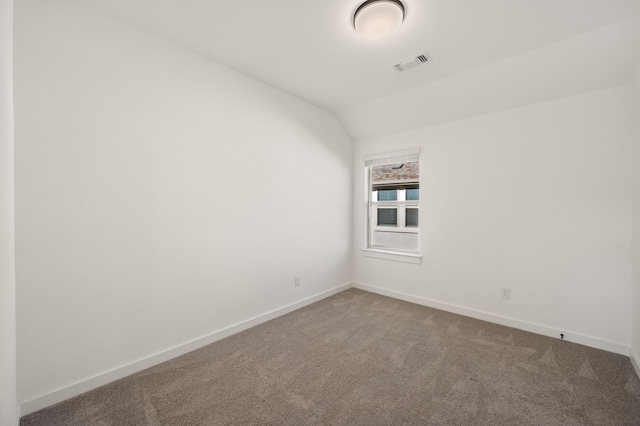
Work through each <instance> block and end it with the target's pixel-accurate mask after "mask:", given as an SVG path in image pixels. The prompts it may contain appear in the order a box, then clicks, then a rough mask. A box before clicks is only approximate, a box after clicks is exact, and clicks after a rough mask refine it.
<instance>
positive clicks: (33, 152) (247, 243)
mask: <svg viewBox="0 0 640 426" xmlns="http://www.w3.org/2000/svg"><path fill="white" fill-rule="evenodd" d="M15 27H16V28H15V43H16V45H15V66H16V78H15V96H16V110H15V114H16V217H17V221H16V256H17V261H16V262H17V263H16V268H17V274H18V303H17V309H18V359H19V362H18V396H19V400H20V401H21V402H23V403H24V405H23V407H26V408H25V410H24V411H25V413H26V412H29V411H33V410H34V409H37V408H40V407H41V406H44V405H47V404H49V403H51V402H55V401H56V400H59V399H61V398H63V397H67V396H70V394H72V393H77V392H79V391H82V390H85V389H84V388H83V386H76V385H74V384H75V383H76V382H80V383H83V382H88V383H91V384H100V383H99V382H100V381H92V379H91V378H92V377H94V376H96V375H98V376H100V375H101V374H103V373H107V375H106V376H105V379H106V378H109V379H112V378H115V376H117V375H118V374H120V373H125V372H127V371H128V370H127V368H124V369H121V368H120V367H122V366H127V365H130V364H131V363H135V362H136V361H137V360H141V359H144V358H145V357H148V356H152V355H154V354H156V353H162V352H163V351H167V350H169V351H170V352H171V349H172V348H174V347H176V346H179V345H182V344H184V343H185V342H189V341H191V340H193V339H198V338H200V337H202V336H207V335H209V334H211V333H215V332H216V331H218V330H221V329H224V328H225V327H229V326H233V325H234V324H238V323H242V322H243V321H247V320H250V319H251V318H253V317H256V316H259V315H262V314H265V313H267V312H270V311H272V310H275V309H278V308H281V307H283V306H287V305H289V304H294V303H295V302H299V301H302V300H303V299H305V298H309V297H312V296H314V295H320V294H324V292H328V291H331V290H332V289H334V288H336V287H338V286H340V285H343V284H348V283H349V282H350V277H351V235H352V232H351V194H350V193H349V191H345V188H350V186H351V172H350V170H351V142H350V140H349V139H348V137H347V136H346V133H345V132H344V130H343V129H342V127H341V125H340V124H339V122H338V121H337V119H336V118H335V116H333V115H332V114H330V113H328V112H326V111H324V110H321V109H319V108H317V107H315V106H312V105H310V104H307V103H305V102H303V101H300V100H299V99H297V98H294V97H292V96H290V95H288V94H285V93H283V92H281V91H278V90H276V89H274V88H272V87H270V86H267V85H265V84H262V83H260V82H257V81H255V80H252V79H250V78H248V77H246V76H244V75H242V74H239V73H237V72H235V71H232V70H230V69H228V68H226V67H223V66H221V65H218V64H216V63H213V62H211V61H209V60H206V59H205V58H203V57H200V56H198V55H195V54H193V53H190V52H188V51H186V50H183V49H181V48H180V47H178V46H175V45H172V44H169V43H166V42H164V41H162V40H159V39H157V38H154V37H152V36H150V35H147V34H146V33H144V32H141V31H138V30H136V29H134V28H133V27H130V26H129V25H128V24H125V23H121V22H119V21H116V20H112V19H110V18H107V17H106V16H103V15H100V14H99V13H97V12H94V11H93V10H92V9H90V8H89V6H85V5H83V4H82V3H79V2H78V3H76V2H74V1H68V0H61V1H56V2H50V1H47V0H24V1H21V2H19V3H18V4H16V22H15ZM295 275H300V276H301V277H302V285H301V286H300V287H294V285H293V283H294V276H295ZM171 354H175V351H174V352H171ZM154 359H156V360H157V359H159V358H154ZM113 369H116V370H117V371H118V372H119V373H117V374H115V375H114V374H112V375H109V374H108V372H109V371H110V370H113ZM69 386H70V388H69ZM85 387H86V386H85ZM69 389H71V390H69Z"/></svg>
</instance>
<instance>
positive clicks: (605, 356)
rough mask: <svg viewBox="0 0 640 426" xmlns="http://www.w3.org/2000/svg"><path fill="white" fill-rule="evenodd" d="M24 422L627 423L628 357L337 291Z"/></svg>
mask: <svg viewBox="0 0 640 426" xmlns="http://www.w3.org/2000/svg"><path fill="white" fill-rule="evenodd" d="M20 424H21V425H22V426H33V425H46V426H53V425H123V426H126V425H363V426H371V425H545V426H548V425H606V426H613V425H640V381H639V380H638V376H637V375H636V373H635V371H634V370H633V367H632V365H631V363H630V360H629V358H627V357H625V356H622V355H617V354H613V353H609V352H605V351H601V350H598V349H593V348H589V347H585V346H581V345H577V344H574V343H570V342H566V341H561V340H558V339H552V338H549V337H544V336H540V335H537V334H533V333H528V332H525V331H520V330H517V329H513V328H509V327H503V326H499V325H495V324H491V323H488V322H484V321H479V320H476V319H472V318H468V317H464V316H460V315H455V314H451V313H447V312H444V311H440V310H436V309H431V308H428V307H424V306H420V305H415V304H412V303H408V302H403V301H399V300H396V299H392V298H388V297H384V296H380V295H377V294H372V293H368V292H365V291H361V290H356V289H350V290H347V291H344V292H342V293H340V294H337V295H335V296H332V297H329V298H327V299H324V300H322V301H320V302H317V303H315V304H313V305H309V306H307V307H305V308H302V309H299V310H297V311H295V312H292V313H290V314H288V315H285V316H282V317H279V318H277V319H275V320H272V321H269V322H267V323H264V324H262V325H259V326H257V327H254V328H251V329H249V330H246V331H244V332H242V333H238V334H236V335H233V336H231V337H228V338H226V339H223V340H220V341H218V342H216V343H213V344H211V345H208V346H206V347H204V348H201V349H199V350H196V351H194V352H191V353H188V354H186V355H183V356H180V357H178V358H175V359H173V360H171V361H168V362H165V363H163V364H160V365H158V366H155V367H153V368H150V369H147V370H145V371H142V372H140V373H137V374H134V375H132V376H129V377H126V378H124V379H121V380H118V381H116V382H113V383H111V384H109V385H106V386H103V387H101V388H98V389H96V390H94V391H91V392H88V393H86V394H83V395H80V396H78V397H75V398H73V399H70V400H67V401H64V402H62V403H60V404H56V405H54V406H51V407H48V408H46V409H44V410H41V411H38V412H36V413H32V414H30V415H28V416H25V417H23V418H22V419H21V422H20Z"/></svg>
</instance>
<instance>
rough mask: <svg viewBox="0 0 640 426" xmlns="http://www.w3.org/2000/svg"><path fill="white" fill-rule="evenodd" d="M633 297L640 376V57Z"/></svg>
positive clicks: (638, 64)
mask: <svg viewBox="0 0 640 426" xmlns="http://www.w3.org/2000/svg"><path fill="white" fill-rule="evenodd" d="M633 129H634V132H633V144H634V162H633V166H634V168H633V171H634V186H633V201H634V205H633V225H634V228H633V230H634V232H633V243H634V247H633V248H634V253H633V272H634V273H633V289H632V294H633V297H632V299H631V313H632V318H631V357H632V360H633V361H634V363H635V364H634V366H635V368H636V372H637V373H638V376H640V55H639V56H638V61H637V62H636V68H635V73H634V76H633Z"/></svg>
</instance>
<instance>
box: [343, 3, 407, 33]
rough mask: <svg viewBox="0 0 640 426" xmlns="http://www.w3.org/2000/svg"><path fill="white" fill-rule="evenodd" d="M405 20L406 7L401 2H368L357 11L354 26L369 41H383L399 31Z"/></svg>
mask: <svg viewBox="0 0 640 426" xmlns="http://www.w3.org/2000/svg"><path fill="white" fill-rule="evenodd" d="M403 20H404V6H403V4H402V3H401V2H400V1H399V0H368V1H365V2H364V3H362V4H361V5H360V7H358V9H356V13H355V14H354V16H353V26H354V27H355V29H356V31H357V32H358V34H360V35H361V36H362V37H364V38H366V39H368V40H382V39H383V38H387V37H389V36H390V35H391V34H393V33H395V32H396V31H398V28H400V26H401V25H402V21H403Z"/></svg>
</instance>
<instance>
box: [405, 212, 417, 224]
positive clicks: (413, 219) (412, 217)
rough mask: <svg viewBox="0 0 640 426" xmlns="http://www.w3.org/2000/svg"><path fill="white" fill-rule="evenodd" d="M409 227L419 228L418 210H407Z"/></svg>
mask: <svg viewBox="0 0 640 426" xmlns="http://www.w3.org/2000/svg"><path fill="white" fill-rule="evenodd" d="M407 226H418V209H410V208H407Z"/></svg>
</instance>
